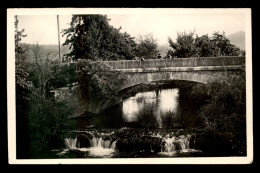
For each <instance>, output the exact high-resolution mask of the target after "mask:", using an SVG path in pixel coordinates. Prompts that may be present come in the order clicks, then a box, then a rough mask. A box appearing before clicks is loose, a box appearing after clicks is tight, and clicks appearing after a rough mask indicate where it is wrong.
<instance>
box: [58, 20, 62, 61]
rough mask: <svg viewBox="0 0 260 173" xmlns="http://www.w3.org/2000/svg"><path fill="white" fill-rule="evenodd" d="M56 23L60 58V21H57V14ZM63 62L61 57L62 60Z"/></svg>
mask: <svg viewBox="0 0 260 173" xmlns="http://www.w3.org/2000/svg"><path fill="white" fill-rule="evenodd" d="M57 25H58V43H59V59H60V60H61V54H60V23H59V15H57ZM61 62H63V58H62V61H61Z"/></svg>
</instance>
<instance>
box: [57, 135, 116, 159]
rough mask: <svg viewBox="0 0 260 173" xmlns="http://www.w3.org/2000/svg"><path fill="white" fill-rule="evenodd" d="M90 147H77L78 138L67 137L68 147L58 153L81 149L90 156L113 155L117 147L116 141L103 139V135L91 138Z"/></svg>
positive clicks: (66, 143)
mask: <svg viewBox="0 0 260 173" xmlns="http://www.w3.org/2000/svg"><path fill="white" fill-rule="evenodd" d="M89 142H90V145H91V147H90V148H77V146H76V144H77V138H74V139H72V138H65V145H66V149H64V150H63V151H62V152H61V153H58V155H63V154H66V153H67V152H68V151H69V150H79V151H81V152H88V155H89V156H94V157H96V156H97V157H111V156H113V154H114V152H115V148H116V142H117V141H113V142H111V140H103V139H102V137H93V138H92V139H90V140H89Z"/></svg>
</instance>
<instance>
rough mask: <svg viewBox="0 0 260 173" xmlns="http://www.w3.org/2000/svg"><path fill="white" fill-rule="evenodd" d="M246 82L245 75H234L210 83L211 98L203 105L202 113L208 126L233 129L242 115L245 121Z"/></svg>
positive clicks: (209, 92)
mask: <svg viewBox="0 0 260 173" xmlns="http://www.w3.org/2000/svg"><path fill="white" fill-rule="evenodd" d="M245 84H246V83H245V76H244V75H241V76H237V75H232V76H228V77H225V80H223V81H221V80H220V81H215V82H212V83H210V84H209V85H208V94H209V95H210V96H211V100H210V101H209V103H208V104H207V105H205V106H204V107H202V109H201V113H200V115H201V116H202V117H203V118H204V122H205V125H206V127H207V128H210V129H218V130H232V128H231V127H233V126H234V128H235V126H236V125H238V124H237V123H238V122H237V121H236V120H237V117H241V118H242V119H241V121H245V110H246V86H245ZM243 116H244V118H243ZM234 123H235V124H234ZM242 129H243V128H242V127H241V130H242Z"/></svg>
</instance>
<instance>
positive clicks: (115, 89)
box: [7, 8, 253, 164]
mask: <svg viewBox="0 0 260 173" xmlns="http://www.w3.org/2000/svg"><path fill="white" fill-rule="evenodd" d="M7 31H8V33H7V45H8V46H7V48H8V49H7V55H8V58H7V75H8V78H7V100H8V118H7V119H8V153H9V164H250V163H252V161H253V111H252V104H253V103H252V42H251V41H252V35H251V32H252V28H251V9H250V8H233V9H232V8H226V9H225V8H220V9H214V8H212V9H211V8H205V9H200V8H189V9H188V8H187V9H185V8H77V9H76V8H67V9H62V8H56V9H55V8H53V9H49V8H42V9H33V8H31V9H23V8H19V9H18V8H17V9H15V8H14V9H8V10H7Z"/></svg>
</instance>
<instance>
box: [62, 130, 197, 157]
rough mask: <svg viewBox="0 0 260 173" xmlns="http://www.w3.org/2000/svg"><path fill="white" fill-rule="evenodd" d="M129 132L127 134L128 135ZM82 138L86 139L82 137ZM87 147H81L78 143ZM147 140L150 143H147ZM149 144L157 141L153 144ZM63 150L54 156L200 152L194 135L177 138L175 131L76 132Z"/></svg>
mask: <svg viewBox="0 0 260 173" xmlns="http://www.w3.org/2000/svg"><path fill="white" fill-rule="evenodd" d="M129 132H130V133H129ZM82 135H83V136H84V135H85V137H86V138H82ZM85 139H87V140H88V142H89V144H88V145H85V146H82V145H81V142H83V143H84V142H85ZM147 141H150V143H147ZM152 141H157V143H154V142H152ZM64 142H65V145H66V148H65V149H64V150H62V151H60V152H59V153H57V155H58V156H59V157H71V156H73V154H75V153H77V155H76V157H77V158H92V157H94V158H113V157H126V155H131V154H133V153H135V156H137V157H147V155H149V157H179V156H181V155H183V153H201V152H200V151H199V150H196V149H195V148H194V145H192V144H194V143H195V134H185V135H178V133H176V131H175V132H163V133H162V132H156V131H152V130H151V131H149V132H148V133H147V132H144V131H142V132H140V131H138V130H133V131H129V130H128V129H125V130H123V131H121V130H113V131H111V130H110V132H108V133H103V132H97V131H84V132H82V131H81V132H77V133H76V135H75V136H74V137H68V138H65V140H64Z"/></svg>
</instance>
